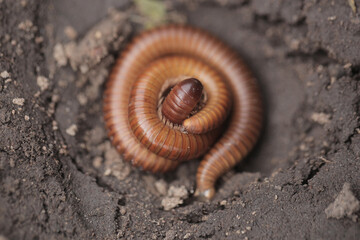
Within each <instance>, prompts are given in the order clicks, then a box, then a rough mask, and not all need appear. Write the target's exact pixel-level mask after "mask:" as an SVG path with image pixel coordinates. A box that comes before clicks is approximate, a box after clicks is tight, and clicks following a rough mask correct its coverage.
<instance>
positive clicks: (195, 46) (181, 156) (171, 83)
mask: <svg viewBox="0 0 360 240" xmlns="http://www.w3.org/2000/svg"><path fill="white" fill-rule="evenodd" d="M104 114H105V122H106V127H107V129H108V134H109V137H110V138H111V140H112V143H113V145H114V146H116V148H117V150H118V151H119V152H120V153H121V154H123V156H124V159H125V160H127V161H131V162H132V164H133V165H134V166H138V167H141V168H142V169H144V170H148V171H152V172H165V171H169V170H172V169H174V168H175V167H176V166H177V165H178V164H179V163H180V162H181V161H186V160H190V159H194V158H198V157H201V156H204V157H203V160H202V161H201V163H200V166H199V168H198V172H197V176H196V179H197V191H196V194H197V195H198V196H200V197H202V198H205V199H210V198H212V197H213V195H214V193H215V190H214V185H215V182H216V180H217V179H218V178H219V177H220V176H221V175H222V174H224V173H225V172H226V171H228V170H229V169H231V168H232V167H233V166H235V165H236V164H237V163H238V162H239V161H241V160H242V159H243V158H244V157H245V156H246V155H247V154H248V152H249V151H250V150H251V149H252V148H253V146H254V144H255V143H256V141H257V139H258V137H259V133H260V129H261V126H262V118H263V111H262V103H261V98H260V92H259V88H258V85H257V83H256V81H255V79H254V77H253V76H252V74H251V72H250V70H249V69H248V67H247V66H246V65H245V64H244V63H243V61H242V60H241V59H240V58H239V57H238V55H237V54H236V53H235V52H234V50H232V49H230V48H229V47H227V46H226V45H225V44H223V43H222V42H221V41H219V40H218V39H216V38H214V37H213V36H211V35H210V34H208V33H206V32H204V31H202V30H199V29H196V28H192V27H188V26H176V25H171V26H164V27H160V28H157V29H154V30H150V31H147V32H144V33H143V34H141V35H140V36H138V37H136V38H135V39H134V40H133V42H132V43H131V44H130V45H129V46H128V48H127V49H126V50H125V51H124V52H123V53H122V55H121V57H120V58H119V59H118V61H117V62H116V64H115V66H114V68H113V70H112V73H111V75H110V78H109V81H108V83H107V86H106V90H105V98H104Z"/></svg>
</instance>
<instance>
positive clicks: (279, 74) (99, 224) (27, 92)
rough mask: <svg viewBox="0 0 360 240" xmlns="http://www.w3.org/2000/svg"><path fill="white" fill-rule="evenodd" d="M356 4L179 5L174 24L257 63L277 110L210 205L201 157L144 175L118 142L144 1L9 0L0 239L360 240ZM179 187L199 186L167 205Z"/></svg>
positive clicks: (3, 30) (0, 6) (3, 52)
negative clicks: (116, 93)
mask: <svg viewBox="0 0 360 240" xmlns="http://www.w3.org/2000/svg"><path fill="white" fill-rule="evenodd" d="M351 3H353V1H349V2H348V1H327V0H318V1H315V0H314V1H312V0H310V1H300V0H293V1H263V0H251V1H250V0H241V1H233V0H221V1H220V0H218V1H216V0H213V1H190V0H189V1H167V2H166V6H167V12H168V14H167V20H168V21H173V22H174V21H175V22H179V21H186V22H187V23H189V24H191V25H195V26H199V27H202V28H204V29H206V30H208V31H210V32H212V33H213V34H215V35H216V36H218V37H219V38H221V39H222V40H224V41H225V42H226V43H228V44H229V45H231V46H232V47H234V49H236V51H238V52H239V53H240V54H241V55H242V56H243V57H244V59H245V60H246V62H247V63H248V64H249V65H250V67H251V68H252V69H253V71H254V73H255V75H256V77H257V78H258V80H259V83H260V85H261V88H262V91H263V95H264V102H265V106H266V125H265V128H264V131H263V134H262V137H261V140H260V142H259V144H258V145H257V146H256V148H255V149H254V151H253V152H252V154H251V155H250V156H249V157H248V158H247V159H246V160H245V162H244V163H243V164H241V165H240V166H238V167H237V168H236V169H235V170H233V171H232V172H230V173H229V174H227V175H226V176H224V177H223V178H222V179H220V181H219V184H218V186H217V187H218V193H217V195H216V197H215V199H214V200H213V201H212V202H209V203H202V202H199V201H197V200H196V199H194V198H193V197H192V193H193V190H194V186H195V172H196V167H197V165H198V162H190V163H186V164H183V165H181V166H180V167H179V168H178V169H177V170H176V171H175V172H173V173H169V174H166V175H164V176H161V175H152V174H149V173H144V172H141V171H140V170H138V169H133V168H132V167H130V166H129V165H128V164H126V163H124V162H122V160H121V157H120V156H119V155H118V154H117V153H116V151H115V150H114V149H113V147H112V146H111V145H110V142H109V140H108V139H107V137H106V132H105V130H104V123H103V119H102V111H101V109H102V93H103V89H104V83H105V81H106V79H107V76H108V73H109V70H110V69H111V66H112V64H113V63H114V59H115V58H116V57H117V56H118V54H119V52H120V51H121V49H122V48H123V47H124V46H125V44H126V43H127V42H128V41H129V39H131V37H132V36H134V35H135V34H136V33H137V32H139V31H141V29H142V26H143V25H144V17H143V16H142V15H141V14H140V13H139V11H138V7H135V6H134V5H133V4H132V3H131V2H130V1H115V0H107V1H96V0H91V1H89V0H76V1H72V0H65V1H26V0H22V1H20V0H19V1H13V0H0V73H1V75H0V139H1V140H0V183H1V184H0V239H90V238H98V239H121V238H124V239H163V238H165V239H199V238H209V239H358V238H359V236H360V224H359V220H357V217H358V216H359V212H358V207H357V205H356V204H358V202H357V199H360V162H359V159H360V120H359V114H360V97H359V96H360V82H359V80H360V47H359V46H360V30H359V29H360V10H359V9H356V8H354V5H352V4H351ZM355 3H357V6H360V2H359V1H355ZM352 7H353V8H352ZM114 9H115V10H117V12H115V11H114ZM109 12H110V13H109ZM99 31H100V34H99ZM102 31H104V32H102ZM94 39H95V40H94ZM96 39H97V40H96ZM94 41H95V42H96V44H95V43H94ZM92 44H94V45H92ZM94 46H95V47H94ZM98 46H100V47H98ZM89 49H90V50H89ZM345 183H347V184H345ZM344 184H345V185H344ZM343 186H344V189H343ZM168 188H169V189H172V190H174V189H175V190H177V191H179V189H180V190H184V188H185V194H183V196H182V198H184V203H183V204H182V205H181V206H179V207H177V208H173V209H171V210H169V211H165V210H164V209H163V205H162V200H163V199H165V198H166V197H169V196H168V195H169V194H170V193H169V192H167V189H168ZM342 189H343V191H341V190H342ZM340 192H341V194H340V196H339V199H337V201H336V202H334V201H335V198H336V197H337V196H338V194H339V193H340ZM349 196H350V197H349ZM354 197H355V198H354ZM333 202H334V204H332V205H331V203H333ZM350 202H351V204H350ZM347 203H348V204H347ZM330 205H331V206H330ZM350 205H351V206H353V207H352V208H349V209H347V210H346V214H345V213H343V212H344V211H340V210H341V207H344V206H345V207H346V206H350ZM328 206H330V207H329V208H328ZM327 208H328V209H327ZM325 209H327V210H326V211H325ZM334 211H335V212H334ZM346 215H347V216H346ZM331 216H332V217H333V218H330V217H331Z"/></svg>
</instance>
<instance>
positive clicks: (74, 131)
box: [66, 124, 78, 136]
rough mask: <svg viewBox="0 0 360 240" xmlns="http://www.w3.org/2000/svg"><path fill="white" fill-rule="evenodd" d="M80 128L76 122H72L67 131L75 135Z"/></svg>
mask: <svg viewBox="0 0 360 240" xmlns="http://www.w3.org/2000/svg"><path fill="white" fill-rule="evenodd" d="M77 130H78V128H77V126H76V125H75V124H72V125H71V126H70V127H68V128H67V129H66V133H67V134H68V135H70V136H75V135H76V132H77Z"/></svg>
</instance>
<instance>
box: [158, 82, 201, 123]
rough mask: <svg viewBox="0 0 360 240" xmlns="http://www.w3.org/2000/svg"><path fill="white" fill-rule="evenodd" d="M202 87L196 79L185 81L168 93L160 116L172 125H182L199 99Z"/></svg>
mask: <svg viewBox="0 0 360 240" xmlns="http://www.w3.org/2000/svg"><path fill="white" fill-rule="evenodd" d="M202 91H203V85H202V84H201V82H200V81H199V80H198V79H196V78H188V79H185V80H183V81H181V82H179V83H178V84H176V85H175V87H174V88H173V89H172V90H171V91H170V93H169V95H168V96H167V97H166V98H165V101H164V103H163V106H162V111H161V112H162V114H163V115H164V116H165V117H166V118H167V119H168V120H170V121H171V122H172V123H176V124H182V122H183V121H184V120H185V118H187V117H188V116H189V115H190V113H191V112H192V111H193V109H194V108H195V107H196V105H197V104H198V102H199V101H200V99H201V95H202Z"/></svg>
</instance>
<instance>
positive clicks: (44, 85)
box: [36, 76, 49, 91]
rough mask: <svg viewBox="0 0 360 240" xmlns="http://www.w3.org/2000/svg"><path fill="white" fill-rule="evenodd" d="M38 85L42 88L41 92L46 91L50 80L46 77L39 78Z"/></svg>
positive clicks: (37, 79)
mask: <svg viewBox="0 0 360 240" xmlns="http://www.w3.org/2000/svg"><path fill="white" fill-rule="evenodd" d="M36 83H37V85H38V86H39V87H40V90H41V91H44V90H46V89H47V88H48V87H49V79H48V78H46V77H44V76H38V77H37V78H36Z"/></svg>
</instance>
